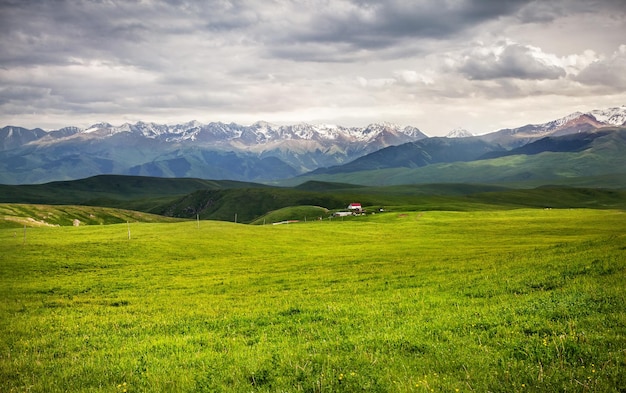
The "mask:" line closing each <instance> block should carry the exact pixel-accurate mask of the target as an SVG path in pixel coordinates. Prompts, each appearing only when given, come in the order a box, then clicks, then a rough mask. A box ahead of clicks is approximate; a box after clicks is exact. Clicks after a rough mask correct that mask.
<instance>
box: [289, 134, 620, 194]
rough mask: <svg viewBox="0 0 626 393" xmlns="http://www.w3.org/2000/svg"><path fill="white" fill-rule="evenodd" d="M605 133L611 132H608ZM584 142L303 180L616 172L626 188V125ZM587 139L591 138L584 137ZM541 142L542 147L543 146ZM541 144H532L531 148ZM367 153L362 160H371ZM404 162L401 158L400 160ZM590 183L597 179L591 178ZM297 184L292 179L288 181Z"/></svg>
mask: <svg viewBox="0 0 626 393" xmlns="http://www.w3.org/2000/svg"><path fill="white" fill-rule="evenodd" d="M605 131H606V132H605ZM578 135H579V137H582V138H583V140H584V142H580V143H574V141H576V138H574V137H573V136H563V137H554V138H551V139H549V140H548V141H551V143H550V144H548V145H555V143H554V141H555V140H557V141H558V140H559V138H561V139H562V140H564V141H565V142H567V143H565V142H563V143H556V145H562V146H564V145H569V146H574V145H575V146H576V148H575V149H574V148H572V149H570V150H573V151H566V152H560V151H557V152H553V151H549V149H547V148H546V146H544V148H543V150H542V151H541V152H536V153H537V154H532V155H529V154H522V153H519V152H518V154H516V155H509V156H503V157H498V158H492V159H483V160H475V161H470V162H448V163H438V164H431V165H427V166H422V167H417V168H409V167H407V166H406V165H397V166H395V167H386V168H380V169H370V170H362V171H358V172H354V171H351V169H352V168H350V167H349V168H348V169H347V170H345V171H342V170H341V167H337V168H333V169H334V172H333V173H325V174H319V173H312V174H310V175H305V176H301V177H299V178H298V182H300V183H301V182H305V181H308V180H318V181H330V182H339V183H352V184H361V185H393V184H413V183H490V184H493V183H499V182H504V183H512V182H535V183H537V182H538V183H542V184H551V183H559V182H561V183H562V182H566V181H567V179H574V178H581V177H587V178H590V177H595V176H599V177H605V176H608V175H616V176H617V177H615V178H614V180H619V179H621V181H618V182H617V183H615V184H614V185H612V186H613V187H626V169H625V168H626V154H624V152H626V128H617V129H606V130H603V131H602V132H600V133H598V134H597V135H594V136H597V137H594V138H591V139H589V138H588V137H589V135H590V134H578ZM585 138H587V139H586V140H585ZM541 145H542V144H541V143H540V144H538V145H537V146H541ZM537 146H531V147H529V148H527V149H529V150H530V149H531V148H534V147H537ZM366 159H367V157H363V159H362V160H366ZM400 164H402V162H400ZM590 182H593V181H592V180H591V179H590ZM286 184H293V183H286Z"/></svg>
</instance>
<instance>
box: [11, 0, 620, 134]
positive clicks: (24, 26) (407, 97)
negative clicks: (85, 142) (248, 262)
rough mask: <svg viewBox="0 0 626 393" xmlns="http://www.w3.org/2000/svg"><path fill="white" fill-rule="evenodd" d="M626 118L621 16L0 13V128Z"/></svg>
mask: <svg viewBox="0 0 626 393" xmlns="http://www.w3.org/2000/svg"><path fill="white" fill-rule="evenodd" d="M621 105H626V0H605V1H594V0H586V1H585V0H553V1H548V0H543V1H525V0H389V1H369V0H293V1H289V0H249V1H247V0H206V1H185V0H168V1H152V0H136V1H130V0H129V1H113V0H89V1H87V0H83V1H81V0H73V1H64V0H0V126H4V125H15V126H22V127H28V128H34V127H40V128H43V129H48V130H50V129H57V128H61V127H64V126H78V127H83V128H86V127H88V126H89V125H91V124H94V123H97V122H101V121H106V122H109V123H112V124H114V125H121V124H123V123H125V122H130V123H135V122H137V121H146V122H155V123H160V124H178V123H184V122H188V121H191V120H197V121H200V122H202V123H209V122H217V121H221V122H225V123H230V122H235V123H238V124H244V125H247V124H252V123H254V122H256V121H259V120H263V121H268V122H270V123H274V124H297V123H310V124H338V125H343V126H358V127H363V126H367V125H368V124H371V123H380V122H391V123H396V124H398V125H401V126H407V125H411V126H414V127H417V128H419V129H420V130H421V131H422V132H424V133H426V134H427V135H430V136H438V135H445V134H447V133H448V132H449V131H450V130H452V129H454V128H457V127H461V128H465V129H467V130H469V131H470V132H473V133H477V134H480V133H486V132H492V131H495V130H498V129H502V128H509V127H519V126H523V125H525V124H537V123H543V122H547V121H550V120H554V119H557V118H559V117H563V116H566V115H568V114H570V113H572V112H575V111H581V112H586V111H591V110H594V109H603V108H610V107H616V106H621Z"/></svg>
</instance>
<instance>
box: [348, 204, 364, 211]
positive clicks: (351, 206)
mask: <svg viewBox="0 0 626 393" xmlns="http://www.w3.org/2000/svg"><path fill="white" fill-rule="evenodd" d="M348 210H349V211H351V212H354V213H361V212H362V211H363V208H362V207H361V204H360V203H356V202H352V203H351V204H349V205H348Z"/></svg>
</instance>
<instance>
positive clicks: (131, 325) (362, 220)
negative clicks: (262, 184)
mask: <svg viewBox="0 0 626 393" xmlns="http://www.w3.org/2000/svg"><path fill="white" fill-rule="evenodd" d="M129 234H130V239H129ZM0 251H1V252H0V296H1V298H2V302H1V303H0V391H2V392H27V391H28V392H354V391H371V392H456V391H459V392H471V391H476V392H488V391H489V392H544V391H560V392H623V391H624V387H625V386H626V290H625V283H626V213H624V211H623V210H610V209H609V210H591V209H515V210H489V211H469V212H467V211H466V212H442V211H423V212H389V213H384V214H376V215H371V216H367V217H356V218H346V219H344V220H341V219H334V220H332V221H330V220H327V219H325V220H322V221H307V222H306V223H304V222H301V223H297V224H289V225H278V226H273V225H242V224H235V223H228V222H217V221H200V222H196V221H186V222H174V223H137V222H131V223H130V224H127V223H125V222H124V223H122V224H111V225H88V226H80V227H71V226H61V227H43V226H42V227H31V228H27V229H26V230H23V229H22V228H20V227H17V228H9V227H5V228H3V229H0Z"/></svg>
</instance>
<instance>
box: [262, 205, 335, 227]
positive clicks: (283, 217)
mask: <svg viewBox="0 0 626 393" xmlns="http://www.w3.org/2000/svg"><path fill="white" fill-rule="evenodd" d="M327 217H328V209H326V208H323V207H320V206H290V207H284V208H282V209H278V210H273V211H271V212H269V213H267V214H264V215H263V216H261V217H259V218H257V219H256V220H254V221H252V222H251V224H255V225H260V224H273V223H281V222H286V221H298V222H307V221H315V220H319V219H325V218H327Z"/></svg>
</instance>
